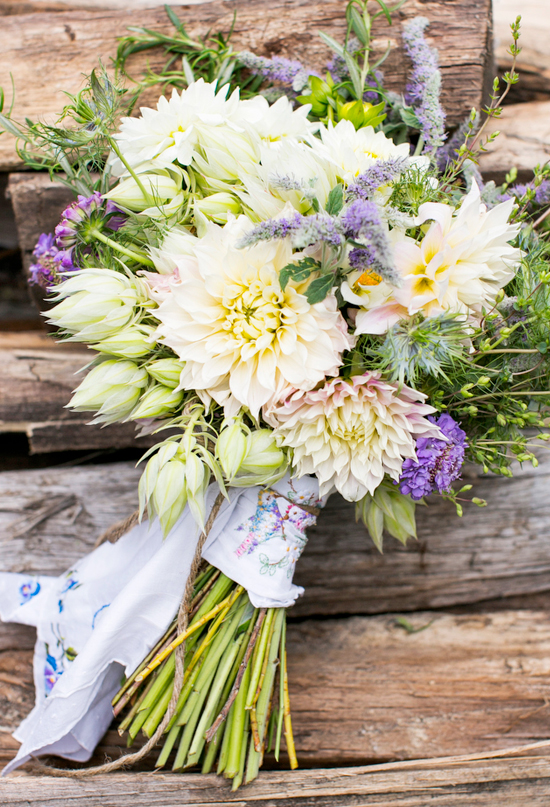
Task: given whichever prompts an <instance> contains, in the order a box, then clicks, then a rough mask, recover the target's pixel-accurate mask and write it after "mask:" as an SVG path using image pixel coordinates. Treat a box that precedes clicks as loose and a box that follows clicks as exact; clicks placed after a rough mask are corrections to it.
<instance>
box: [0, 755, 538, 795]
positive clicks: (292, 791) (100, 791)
mask: <svg viewBox="0 0 550 807" xmlns="http://www.w3.org/2000/svg"><path fill="white" fill-rule="evenodd" d="M549 787H550V757H535V758H528V759H522V758H520V759H510V760H490V761H487V762H470V763H462V764H455V765H452V766H447V765H445V764H438V765H437V764H435V765H433V766H431V767H430V768H428V769H424V768H422V769H419V770H414V769H413V770H406V771H400V770H384V771H378V770H376V769H375V770H372V768H371V767H349V768H333V769H329V770H306V771H300V770H298V771H294V772H292V773H288V772H286V771H283V772H271V771H269V772H268V771H262V772H260V775H259V777H258V779H257V780H256V781H255V782H254V783H253V784H251V785H247V786H246V787H244V788H241V789H239V790H238V791H237V793H232V792H231V790H230V787H229V784H228V783H227V782H225V781H223V780H222V781H220V780H219V779H218V778H217V777H215V776H213V775H210V776H200V775H197V774H182V775H178V774H158V773H155V774H148V773H114V774H110V775H108V776H100V777H97V778H95V779H93V780H84V781H78V782H76V781H72V780H67V779H53V778H51V777H47V776H33V775H29V774H26V773H16V774H14V775H12V776H10V777H8V778H7V779H2V780H0V798H1V799H2V804H3V805H5V807H29V805H31V804H32V805H33V807H52V805H55V807H182V805H184V804H193V805H197V807H202V805H207V804H208V805H213V806H214V807H215V805H218V804H232V805H235V807H248V806H249V805H251V806H252V805H254V807H274V805H278V807H291V805H292V807H299V805H303V806H304V807H311V805H315V807H363V806H364V807H427V805H428V804H429V805H430V807H547V805H548V790H549Z"/></svg>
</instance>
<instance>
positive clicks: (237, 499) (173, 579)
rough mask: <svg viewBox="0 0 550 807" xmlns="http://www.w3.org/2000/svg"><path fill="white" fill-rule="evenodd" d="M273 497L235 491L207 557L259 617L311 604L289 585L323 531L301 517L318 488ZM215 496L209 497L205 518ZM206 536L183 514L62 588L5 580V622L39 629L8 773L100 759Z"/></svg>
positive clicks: (123, 545) (94, 556)
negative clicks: (313, 531)
mask: <svg viewBox="0 0 550 807" xmlns="http://www.w3.org/2000/svg"><path fill="white" fill-rule="evenodd" d="M271 490H276V491H277V492H279V493H280V494H282V496H280V497H278V496H276V495H275V494H274V493H273V492H270V491H269V490H265V489H263V488H257V487H256V488H247V489H242V490H239V489H232V490H231V491H230V501H229V502H227V501H224V503H223V504H222V507H221V509H220V512H219V514H218V517H217V518H216V520H215V522H214V525H213V527H212V529H211V531H210V534H209V536H208V539H207V542H206V544H205V547H204V549H203V553H202V554H203V557H204V558H205V559H206V560H208V561H209V562H210V563H212V564H213V565H214V566H216V567H217V568H219V569H221V571H223V572H224V573H225V574H226V575H227V576H228V577H230V578H232V579H233V580H235V581H236V582H237V583H240V584H241V585H243V586H244V587H245V588H246V589H247V590H248V593H249V596H250V599H251V601H252V603H253V605H254V606H256V607H288V606H290V605H292V604H293V603H294V602H295V600H296V598H297V597H298V596H299V595H300V594H302V593H303V589H302V588H300V587H299V586H295V585H293V583H292V576H293V574H294V567H295V563H296V561H297V559H298V558H299V556H300V554H301V552H302V550H303V548H304V546H305V543H306V536H305V530H306V528H307V527H308V526H310V525H312V524H314V523H315V516H313V515H311V514H310V513H309V512H307V511H305V510H303V509H302V508H300V506H299V505H300V504H306V505H310V506H314V507H315V506H316V507H319V506H322V505H323V503H324V502H323V501H320V500H319V493H318V490H319V489H318V484H317V480H316V479H312V478H310V477H304V478H302V479H300V480H292V481H290V480H289V478H288V476H287V477H285V478H284V479H283V480H281V481H280V482H278V483H277V484H276V485H274V486H273V488H272V489H271ZM216 495H217V487H216V486H214V485H212V486H211V487H210V488H209V490H208V495H207V512H209V511H210V509H211V507H212V505H213V503H214V500H215V498H216ZM283 497H286V498H283ZM289 500H291V501H289ZM292 502H296V504H293V503H292ZM199 534H200V533H199V530H198V528H197V526H196V525H195V522H194V521H193V518H192V516H191V514H190V512H189V510H188V508H186V510H185V512H184V513H183V515H182V516H181V518H180V519H179V521H178V522H177V524H176V525H175V527H174V528H173V529H172V531H171V532H170V534H169V535H168V537H167V538H166V539H164V540H163V537H162V532H161V529H160V526H159V524H158V521H155V522H153V523H152V524H149V523H148V522H144V523H143V524H141V525H139V526H137V527H135V528H134V529H132V530H131V531H130V532H128V533H127V534H126V535H124V536H123V537H122V538H120V539H119V541H117V542H116V543H114V544H110V543H105V544H103V545H102V546H100V547H98V548H97V549H95V550H94V551H93V552H91V553H90V554H89V555H86V556H85V557H84V558H82V559H81V560H80V561H78V562H77V563H76V564H75V565H74V566H73V567H72V568H71V569H69V570H68V571H67V572H66V573H65V574H63V575H62V576H61V577H57V578H56V577H44V576H35V575H25V574H10V573H0V616H1V618H2V619H3V620H4V621H6V622H20V623H24V624H27V625H35V626H36V628H37V642H36V647H35V654H34V679H35V685H36V705H35V707H34V709H33V711H32V712H31V713H30V714H29V716H28V717H27V718H26V719H25V720H24V721H23V722H22V723H21V725H20V726H19V728H18V729H17V731H16V732H15V733H14V737H15V738H16V739H17V740H18V741H20V742H21V743H22V745H21V747H20V749H19V752H18V753H17V756H16V757H15V758H14V759H13V760H12V761H11V762H10V763H9V764H8V765H7V766H6V767H5V768H4V773H8V772H9V771H11V770H13V769H14V768H17V767H18V766H19V765H22V764H23V763H24V762H26V761H27V760H28V759H29V758H30V757H31V756H38V755H40V754H56V755H58V756H62V757H65V758H67V759H72V760H77V761H79V762H85V761H86V760H88V759H89V758H90V757H91V755H92V753H93V751H94V748H95V747H96V745H97V743H98V742H99V740H100V739H101V737H102V736H103V734H104V733H105V731H106V730H107V728H108V726H109V724H110V722H111V720H112V716H113V713H112V708H111V700H112V698H113V696H114V695H115V693H116V692H117V690H118V688H119V687H120V683H121V679H122V676H123V673H126V674H127V675H128V674H130V673H131V672H132V671H133V670H134V669H135V668H136V667H137V665H138V664H139V663H140V662H141V661H142V659H143V658H144V657H145V656H146V655H147V653H148V652H149V651H150V649H151V648H152V647H153V646H154V645H155V643H156V642H157V641H158V640H159V638H160V637H161V636H162V635H163V633H164V631H165V630H166V629H167V627H168V625H169V624H170V621H171V620H172V619H173V618H174V615H175V614H176V613H177V610H178V608H179V605H180V602H181V598H182V596H183V592H184V589H185V583H186V581H187V577H188V575H189V570H190V568H191V563H192V560H193V556H194V553H195V548H196V545H197V541H198V538H199Z"/></svg>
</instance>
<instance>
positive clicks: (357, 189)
mask: <svg viewBox="0 0 550 807" xmlns="http://www.w3.org/2000/svg"><path fill="white" fill-rule="evenodd" d="M406 166H407V159H406V158H405V157H390V159H389V160H384V162H379V163H376V164H375V165H372V166H371V167H370V168H367V170H366V171H364V172H363V173H362V174H359V176H358V177H357V178H356V180H355V182H352V184H351V185H349V187H348V189H347V191H346V199H347V200H348V202H351V201H353V200H354V199H370V198H372V197H373V196H374V194H375V193H376V191H377V190H379V189H380V188H381V187H382V186H383V185H387V184H388V183H389V182H391V181H392V180H394V179H395V177H396V176H398V175H399V174H400V173H401V172H402V171H404V170H405V168H406Z"/></svg>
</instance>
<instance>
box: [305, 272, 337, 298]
mask: <svg viewBox="0 0 550 807" xmlns="http://www.w3.org/2000/svg"><path fill="white" fill-rule="evenodd" d="M333 286H334V275H333V274H332V272H331V273H330V274H328V275H322V276H321V277H316V278H315V280H312V281H311V283H310V284H309V288H308V290H307V292H306V297H307V301H308V303H309V304H310V305H315V303H322V302H323V300H324V299H325V297H326V296H327V294H329V292H330V290H331V289H332V287H333Z"/></svg>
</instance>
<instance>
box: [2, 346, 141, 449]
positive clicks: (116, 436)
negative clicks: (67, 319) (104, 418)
mask: <svg viewBox="0 0 550 807" xmlns="http://www.w3.org/2000/svg"><path fill="white" fill-rule="evenodd" d="M13 344H17V345H18V346H17V347H12V345H13ZM91 358H92V353H91V352H90V351H86V350H85V349H83V348H82V347H76V346H75V345H72V344H70V343H64V344H62V345H56V344H55V343H54V342H53V340H51V339H47V338H46V337H44V336H40V335H34V334H32V332H31V333H30V334H21V335H17V336H15V335H13V334H8V335H3V334H0V434H1V433H2V432H3V433H6V432H23V433H24V434H26V435H27V437H28V439H29V446H30V450H31V453H38V454H40V453H48V452H55V451H66V450H68V449H72V450H75V451H76V450H79V449H110V448H124V447H127V446H133V447H136V448H146V447H148V446H150V445H152V444H153V443H154V442H156V438H152V437H142V438H139V439H136V436H135V435H136V427H135V424H134V423H122V424H118V423H117V424H115V425H112V426H107V427H105V428H101V427H100V426H89V425H86V424H88V423H89V421H90V420H91V419H92V417H93V414H87V413H77V412H71V411H70V410H69V409H66V408H65V407H66V405H67V403H68V402H69V400H70V397H71V392H72V391H73V390H74V389H75V387H76V386H77V385H78V384H79V383H80V381H81V379H82V378H83V377H84V376H83V375H82V374H81V375H77V373H78V372H79V371H80V370H81V369H82V367H84V366H85V365H86V364H87V363H88V362H89V361H90V360H91Z"/></svg>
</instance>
